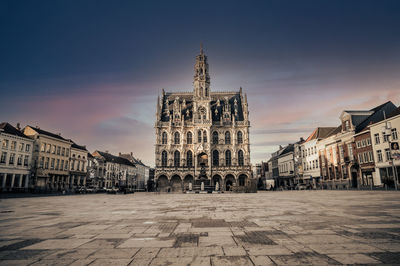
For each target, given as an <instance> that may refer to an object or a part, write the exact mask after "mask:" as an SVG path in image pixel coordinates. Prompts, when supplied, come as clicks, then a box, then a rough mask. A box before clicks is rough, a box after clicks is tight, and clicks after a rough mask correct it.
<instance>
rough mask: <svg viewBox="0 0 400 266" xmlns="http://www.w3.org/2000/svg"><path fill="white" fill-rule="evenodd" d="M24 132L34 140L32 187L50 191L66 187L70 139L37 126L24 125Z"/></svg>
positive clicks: (67, 182)
mask: <svg viewBox="0 0 400 266" xmlns="http://www.w3.org/2000/svg"><path fill="white" fill-rule="evenodd" d="M24 134H25V135H26V136H28V137H30V138H31V139H33V140H34V141H35V142H34V150H33V154H32V157H33V162H34V164H33V169H34V173H33V174H34V181H33V183H34V184H33V185H34V187H35V188H36V189H39V190H52V191H56V190H58V191H61V190H64V189H68V187H69V158H70V150H71V141H69V140H67V139H64V138H63V137H62V136H61V134H54V133H51V132H48V131H45V130H43V129H40V128H39V127H32V126H26V127H25V128H24Z"/></svg>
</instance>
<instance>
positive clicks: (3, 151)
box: [0, 123, 33, 192]
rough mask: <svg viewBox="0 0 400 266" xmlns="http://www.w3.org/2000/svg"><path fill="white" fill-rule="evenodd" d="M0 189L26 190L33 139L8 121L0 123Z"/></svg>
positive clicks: (2, 190)
mask: <svg viewBox="0 0 400 266" xmlns="http://www.w3.org/2000/svg"><path fill="white" fill-rule="evenodd" d="M0 145H1V146H0V191H1V192H4V191H26V190H28V188H29V180H30V176H31V161H32V150H33V140H32V139H30V138H28V137H27V136H25V135H24V134H23V133H22V132H21V131H20V130H19V129H17V128H15V127H13V126H12V125H10V124H9V123H1V124H0Z"/></svg>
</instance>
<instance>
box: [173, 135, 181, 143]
mask: <svg viewBox="0 0 400 266" xmlns="http://www.w3.org/2000/svg"><path fill="white" fill-rule="evenodd" d="M174 142H175V144H179V143H180V142H181V140H180V135H179V132H175V135H174Z"/></svg>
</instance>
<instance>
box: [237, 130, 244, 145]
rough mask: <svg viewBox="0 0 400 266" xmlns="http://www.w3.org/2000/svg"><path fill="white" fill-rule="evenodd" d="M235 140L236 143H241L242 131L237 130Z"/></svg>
mask: <svg viewBox="0 0 400 266" xmlns="http://www.w3.org/2000/svg"><path fill="white" fill-rule="evenodd" d="M237 142H238V144H242V143H243V133H242V131H238V133H237Z"/></svg>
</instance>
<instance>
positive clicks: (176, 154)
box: [174, 151, 181, 167]
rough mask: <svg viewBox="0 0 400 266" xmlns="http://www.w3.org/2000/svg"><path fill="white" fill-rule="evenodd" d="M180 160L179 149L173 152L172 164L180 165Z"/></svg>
mask: <svg viewBox="0 0 400 266" xmlns="http://www.w3.org/2000/svg"><path fill="white" fill-rule="evenodd" d="M180 160H181V154H180V153H179V151H175V152H174V166H175V167H178V166H179V165H180Z"/></svg>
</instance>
